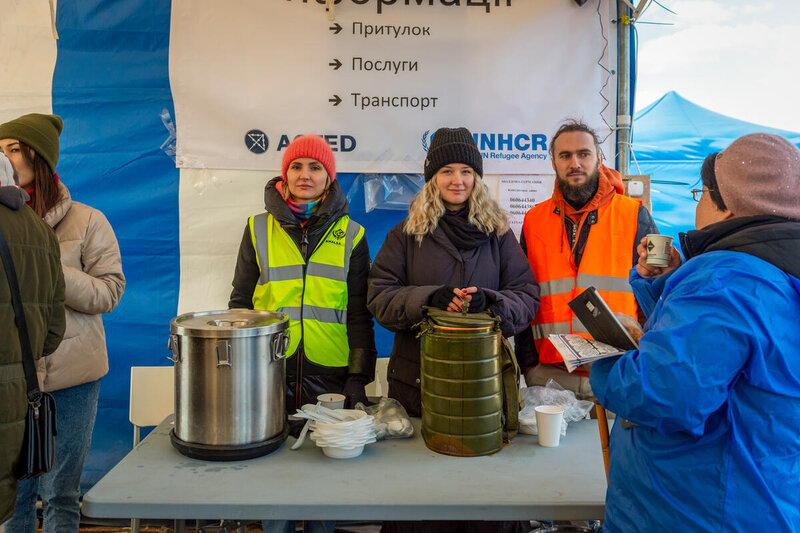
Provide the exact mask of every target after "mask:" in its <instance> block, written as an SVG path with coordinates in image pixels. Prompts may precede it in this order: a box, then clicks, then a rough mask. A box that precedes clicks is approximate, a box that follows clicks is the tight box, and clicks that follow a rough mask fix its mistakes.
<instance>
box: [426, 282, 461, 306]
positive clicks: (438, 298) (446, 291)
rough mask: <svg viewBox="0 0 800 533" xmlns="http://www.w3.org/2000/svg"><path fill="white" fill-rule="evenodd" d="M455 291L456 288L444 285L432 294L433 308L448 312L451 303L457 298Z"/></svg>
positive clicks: (431, 302)
mask: <svg viewBox="0 0 800 533" xmlns="http://www.w3.org/2000/svg"><path fill="white" fill-rule="evenodd" d="M453 290H455V287H451V286H449V285H442V286H441V287H439V288H438V289H437V290H436V292H434V293H433V294H431V299H430V304H431V307H436V308H437V309H443V310H445V311H447V306H448V305H450V302H452V301H453V298H455V297H456V293H454V292H453Z"/></svg>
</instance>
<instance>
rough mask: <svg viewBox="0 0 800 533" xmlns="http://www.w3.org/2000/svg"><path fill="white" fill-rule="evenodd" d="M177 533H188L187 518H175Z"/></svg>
mask: <svg viewBox="0 0 800 533" xmlns="http://www.w3.org/2000/svg"><path fill="white" fill-rule="evenodd" d="M175 533H186V520H175Z"/></svg>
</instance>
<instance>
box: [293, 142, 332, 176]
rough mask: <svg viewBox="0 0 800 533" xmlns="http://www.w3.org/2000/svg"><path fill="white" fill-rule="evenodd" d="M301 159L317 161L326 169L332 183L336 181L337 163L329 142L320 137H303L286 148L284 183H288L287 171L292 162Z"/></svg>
mask: <svg viewBox="0 0 800 533" xmlns="http://www.w3.org/2000/svg"><path fill="white" fill-rule="evenodd" d="M301 157H310V158H311V159H316V160H317V161H319V162H320V163H322V166H323V167H325V170H326V171H327V172H328V176H330V178H331V181H334V180H335V179H336V161H335V160H334V159H333V150H331V146H330V145H329V144H328V141H326V140H325V139H323V138H322V137H320V136H319V135H303V136H302V137H298V138H297V139H295V140H293V141H292V142H291V143H290V144H289V146H287V147H286V152H284V154H283V161H282V169H281V176H282V177H283V181H286V171H287V170H288V169H289V165H290V164H291V163H292V161H294V160H295V159H299V158H301Z"/></svg>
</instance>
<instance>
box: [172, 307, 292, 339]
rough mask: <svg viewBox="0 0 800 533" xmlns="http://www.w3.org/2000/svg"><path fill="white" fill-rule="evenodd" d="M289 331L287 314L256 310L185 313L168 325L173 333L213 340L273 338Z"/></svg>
mask: <svg viewBox="0 0 800 533" xmlns="http://www.w3.org/2000/svg"><path fill="white" fill-rule="evenodd" d="M288 327H289V317H288V316H286V315H285V314H283V313H279V312H274V311H255V310H253V309H228V310H227V311H203V312H200V313H186V314H183V315H181V316H178V317H175V318H173V319H172V320H171V321H170V323H169V330H170V331H171V332H172V333H176V334H178V335H187V336H191V337H204V338H212V339H213V338H232V337H258V336H261V335H271V334H273V333H278V332H280V331H283V330H285V329H287V328H288Z"/></svg>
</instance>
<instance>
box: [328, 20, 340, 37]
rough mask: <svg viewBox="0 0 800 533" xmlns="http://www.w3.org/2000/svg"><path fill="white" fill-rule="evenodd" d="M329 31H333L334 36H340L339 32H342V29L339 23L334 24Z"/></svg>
mask: <svg viewBox="0 0 800 533" xmlns="http://www.w3.org/2000/svg"><path fill="white" fill-rule="evenodd" d="M328 29H329V30H331V31H333V34H334V35H339V32H340V31H342V27H341V26H340V25H339V23H338V22H334V23H333V26H329V27H328Z"/></svg>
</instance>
